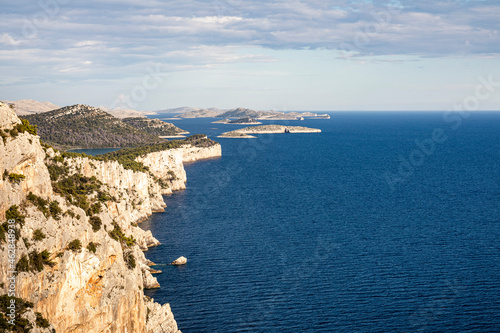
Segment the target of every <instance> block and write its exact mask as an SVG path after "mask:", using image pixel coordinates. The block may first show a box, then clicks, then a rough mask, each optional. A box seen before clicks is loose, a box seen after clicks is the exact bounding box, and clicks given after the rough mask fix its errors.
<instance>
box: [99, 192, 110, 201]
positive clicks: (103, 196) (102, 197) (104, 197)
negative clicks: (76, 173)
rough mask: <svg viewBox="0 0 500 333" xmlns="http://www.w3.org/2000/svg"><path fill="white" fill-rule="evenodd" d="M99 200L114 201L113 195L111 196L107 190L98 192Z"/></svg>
mask: <svg viewBox="0 0 500 333" xmlns="http://www.w3.org/2000/svg"><path fill="white" fill-rule="evenodd" d="M97 200H99V201H100V202H106V201H112V200H113V197H111V196H110V195H109V193H107V192H104V191H99V192H98V194H97Z"/></svg>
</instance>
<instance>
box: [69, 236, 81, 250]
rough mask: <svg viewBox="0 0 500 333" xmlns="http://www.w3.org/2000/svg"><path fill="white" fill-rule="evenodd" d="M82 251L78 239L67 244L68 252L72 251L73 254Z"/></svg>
mask: <svg viewBox="0 0 500 333" xmlns="http://www.w3.org/2000/svg"><path fill="white" fill-rule="evenodd" d="M81 249H82V242H80V240H79V239H75V240H72V241H71V242H70V243H69V244H68V250H71V251H74V252H80V250H81Z"/></svg>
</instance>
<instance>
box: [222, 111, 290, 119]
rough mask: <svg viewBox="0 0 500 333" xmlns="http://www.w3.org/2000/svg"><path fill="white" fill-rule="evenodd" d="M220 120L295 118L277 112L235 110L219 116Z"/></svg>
mask: <svg viewBox="0 0 500 333" xmlns="http://www.w3.org/2000/svg"><path fill="white" fill-rule="evenodd" d="M217 117H220V118H254V119H287V120H295V119H297V116H296V115H294V114H290V115H289V114H287V113H284V112H279V111H255V110H251V109H245V108H237V109H234V110H229V111H226V112H224V113H221V114H219V115H218V116H217Z"/></svg>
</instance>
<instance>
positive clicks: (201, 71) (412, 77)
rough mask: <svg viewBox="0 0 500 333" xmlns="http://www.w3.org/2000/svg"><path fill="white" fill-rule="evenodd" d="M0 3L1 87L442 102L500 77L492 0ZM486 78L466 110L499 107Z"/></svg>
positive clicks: (354, 104) (157, 100)
mask: <svg viewBox="0 0 500 333" xmlns="http://www.w3.org/2000/svg"><path fill="white" fill-rule="evenodd" d="M1 4H2V9H3V10H2V12H1V13H0V37H1V39H0V71H1V75H0V91H1V96H0V99H5V100H17V99H27V98H30V99H36V100H41V101H46V100H48V101H51V102H53V103H56V104H58V105H68V104H75V103H85V104H90V105H94V106H99V105H104V106H108V107H109V106H114V107H116V106H118V107H124V108H135V109H139V110H158V109H165V108H172V107H179V106H198V107H219V108H233V107H239V106H241V107H247V108H253V109H275V110H445V109H450V108H452V107H453V106H454V105H456V104H457V103H462V102H463V101H464V100H467V98H468V97H470V96H471V95H474V92H475V90H476V89H477V87H478V85H479V84H480V80H481V79H480V78H484V79H486V80H490V81H493V82H500V19H499V18H500V2H499V1H498V0H496V1H488V0H485V1H479V0H477V1H474V0H469V1H463V0H462V1H451V0H450V1H428V0H423V1H390V0H389V1H369V0H357V1H347V0H345V1H342V0H341V1H330V0H309V1H298V0H290V1H272V0H269V1H239V0H215V1H192V0H174V1H160V0H140V1H139V0H101V1H95V0H86V1H78V0H40V1H31V0H29V1H28V0H18V1H6V0H1ZM488 78H489V79H488ZM490 88H491V87H490ZM493 89H494V91H493V92H492V93H491V94H489V95H488V98H483V99H481V101H480V103H479V104H478V105H477V109H480V110H481V109H485V110H492V109H495V110H498V109H500V84H499V86H498V87H497V86H495V87H494V88H493Z"/></svg>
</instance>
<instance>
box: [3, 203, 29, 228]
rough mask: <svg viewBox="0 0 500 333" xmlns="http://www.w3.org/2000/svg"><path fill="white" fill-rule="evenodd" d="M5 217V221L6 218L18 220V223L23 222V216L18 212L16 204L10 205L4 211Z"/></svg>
mask: <svg viewBox="0 0 500 333" xmlns="http://www.w3.org/2000/svg"><path fill="white" fill-rule="evenodd" d="M5 219H6V220H7V221H8V220H15V221H16V222H19V224H21V225H23V224H24V219H25V216H24V215H21V213H20V212H19V207H18V206H16V205H12V206H10V208H9V209H7V211H6V212H5Z"/></svg>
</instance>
